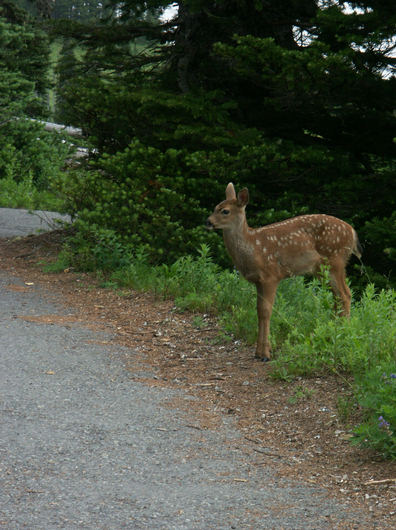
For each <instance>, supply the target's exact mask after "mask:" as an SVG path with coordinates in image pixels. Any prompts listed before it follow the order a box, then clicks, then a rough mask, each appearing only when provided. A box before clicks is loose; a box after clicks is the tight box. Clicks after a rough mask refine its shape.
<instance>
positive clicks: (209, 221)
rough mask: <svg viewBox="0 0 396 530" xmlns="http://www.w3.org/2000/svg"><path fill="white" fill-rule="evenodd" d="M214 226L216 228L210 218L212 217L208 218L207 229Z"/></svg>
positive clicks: (211, 228)
mask: <svg viewBox="0 0 396 530" xmlns="http://www.w3.org/2000/svg"><path fill="white" fill-rule="evenodd" d="M213 228H214V225H213V223H212V221H211V220H210V218H209V217H208V218H207V219H206V229H207V230H213Z"/></svg>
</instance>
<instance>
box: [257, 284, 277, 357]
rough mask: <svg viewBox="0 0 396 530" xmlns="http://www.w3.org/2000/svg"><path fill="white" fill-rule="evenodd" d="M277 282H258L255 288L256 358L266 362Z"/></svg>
mask: <svg viewBox="0 0 396 530" xmlns="http://www.w3.org/2000/svg"><path fill="white" fill-rule="evenodd" d="M277 286H278V284H277V282H276V281H274V282H270V281H266V282H258V283H256V288H257V316H258V337H257V347H256V358H257V359H260V360H262V361H263V362H267V361H269V360H270V359H271V345H270V342H269V332H270V320H271V314H272V307H273V305H274V301H275V295H276V289H277Z"/></svg>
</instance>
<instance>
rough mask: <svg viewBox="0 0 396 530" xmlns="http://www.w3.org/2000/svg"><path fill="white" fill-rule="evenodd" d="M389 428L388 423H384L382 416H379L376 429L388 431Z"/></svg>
mask: <svg viewBox="0 0 396 530" xmlns="http://www.w3.org/2000/svg"><path fill="white" fill-rule="evenodd" d="M389 426H390V423H389V421H386V420H385V419H384V417H383V416H380V417H379V418H378V427H379V428H380V429H388V428H389Z"/></svg>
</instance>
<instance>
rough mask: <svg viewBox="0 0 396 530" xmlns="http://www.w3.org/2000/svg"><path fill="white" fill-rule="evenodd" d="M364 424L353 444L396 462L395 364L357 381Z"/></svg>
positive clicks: (373, 371) (383, 366)
mask: <svg viewBox="0 0 396 530" xmlns="http://www.w3.org/2000/svg"><path fill="white" fill-rule="evenodd" d="M355 393H356V396H357V400H358V403H359V405H360V406H361V407H362V408H363V412H364V421H363V423H361V425H359V426H358V427H357V428H356V429H355V438H354V440H353V442H354V443H355V444H360V445H363V446H365V447H371V448H373V449H375V450H376V451H378V452H379V453H381V454H382V455H383V456H384V457H386V458H392V459H396V361H395V358H394V360H393V362H388V363H383V364H381V365H379V366H373V367H371V368H370V370H368V371H367V372H366V373H365V374H363V375H361V376H359V377H358V378H357V379H356V390H355Z"/></svg>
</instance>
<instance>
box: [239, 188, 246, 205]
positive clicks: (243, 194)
mask: <svg viewBox="0 0 396 530" xmlns="http://www.w3.org/2000/svg"><path fill="white" fill-rule="evenodd" d="M248 202H249V191H248V189H247V188H243V189H242V190H241V191H240V192H239V193H238V206H246V205H247V204H248Z"/></svg>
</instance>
